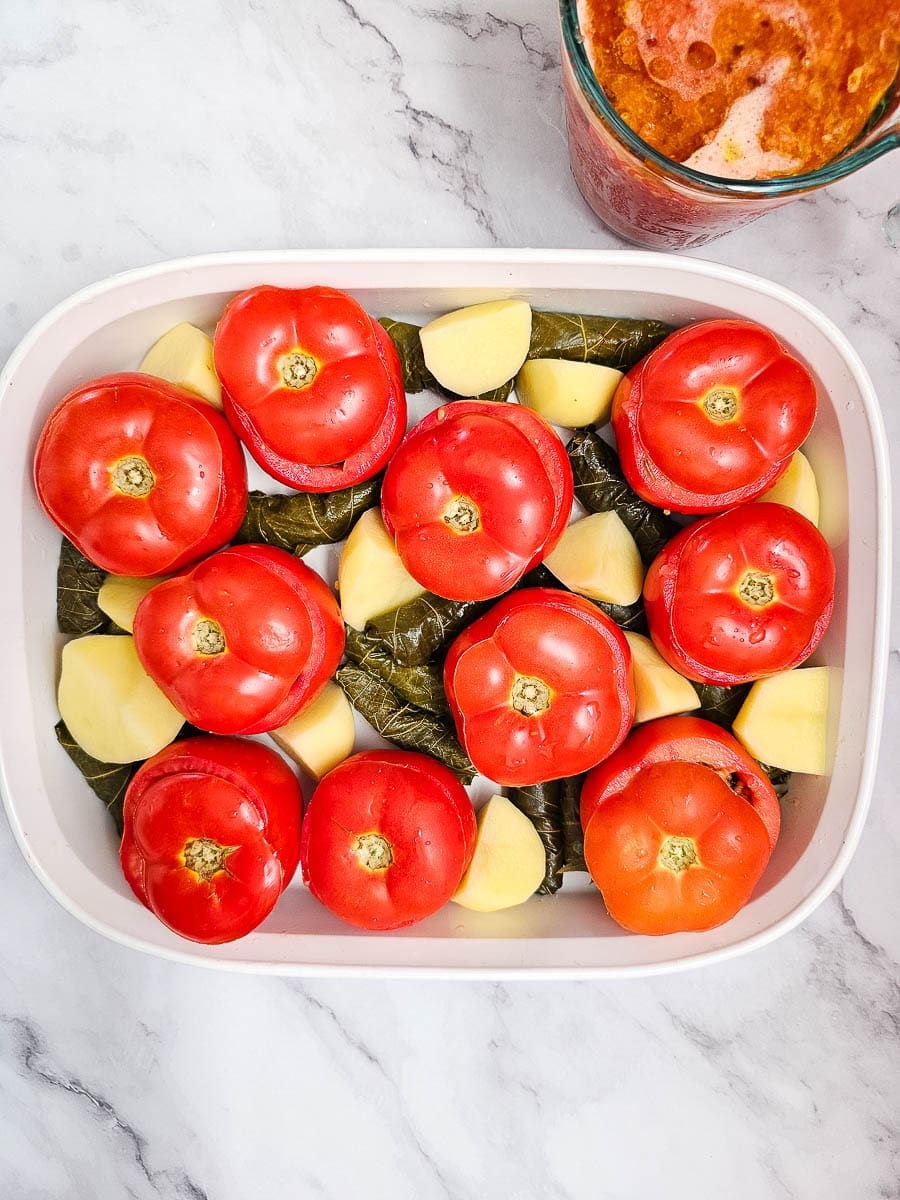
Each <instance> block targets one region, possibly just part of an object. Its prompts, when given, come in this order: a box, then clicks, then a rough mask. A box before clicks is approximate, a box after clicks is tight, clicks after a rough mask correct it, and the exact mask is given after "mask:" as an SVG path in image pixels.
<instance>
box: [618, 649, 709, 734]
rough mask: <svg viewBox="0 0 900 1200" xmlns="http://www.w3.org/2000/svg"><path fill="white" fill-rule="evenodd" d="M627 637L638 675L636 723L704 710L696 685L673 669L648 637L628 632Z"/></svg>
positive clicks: (635, 671)
mask: <svg viewBox="0 0 900 1200" xmlns="http://www.w3.org/2000/svg"><path fill="white" fill-rule="evenodd" d="M625 638H626V640H627V642H628V646H629V648H630V650H631V665H632V670H633V672H634V694H635V710H634V720H635V723H638V722H639V721H653V720H655V719H656V717H670V716H672V715H673V714H674V713H683V712H691V711H692V710H693V709H695V708H699V707H700V697H699V696H698V695H697V691H696V689H695V687H694V685H693V684H692V683H691V681H690V680H689V679H685V677H684V676H683V675H679V674H678V672H677V671H676V670H675V669H674V667H670V666H669V664H668V663H667V662H666V660H665V659H664V658H663V657H662V655H661V654H660V653H659V651H658V650H657V649H656V647H655V646H654V645H653V643H652V642H651V641H650V639H649V638H648V637H644V635H643V634H642V633H628V632H627V631H626V633H625Z"/></svg>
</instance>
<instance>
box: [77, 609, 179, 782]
mask: <svg viewBox="0 0 900 1200" xmlns="http://www.w3.org/2000/svg"><path fill="white" fill-rule="evenodd" d="M57 700H58V703H59V715H60V716H61V717H62V719H63V720H64V721H65V723H66V725H67V726H68V729H69V732H70V733H71V735H72V737H73V738H74V739H75V741H76V742H77V743H78V744H79V746H81V748H82V749H83V750H86V751H87V753H88V754H90V755H91V756H92V757H93V758H98V759H100V761H101V762H108V763H127V762H137V760H138V759H142V758H149V757H150V756H151V754H156V752H157V751H158V750H162V748H163V746H168V744H169V742H171V741H172V740H173V739H174V738H175V735H176V734H177V733H178V731H179V729H180V728H181V726H182V725H183V724H184V717H183V716H182V715H181V713H180V712H179V711H178V710H177V709H176V708H175V706H174V705H173V704H171V703H170V702H169V701H168V700H167V698H166V697H165V696H164V695H163V693H162V692H161V691H160V689H159V688H158V687H157V686H156V684H155V683H154V682H153V680H152V679H151V678H150V676H149V675H148V674H147V672H146V671H145V670H144V668H143V667H142V666H141V664H140V661H139V659H138V656H137V651H136V650H135V648H134V638H132V637H127V636H125V635H121V636H120V635H118V634H102V633H101V634H92V635H90V636H88V637H81V638H76V639H75V640H74V641H71V642H67V643H66V645H65V646H63V652H62V673H61V675H60V679H59V692H58V695H57Z"/></svg>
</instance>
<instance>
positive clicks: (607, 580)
mask: <svg viewBox="0 0 900 1200" xmlns="http://www.w3.org/2000/svg"><path fill="white" fill-rule="evenodd" d="M544 566H545V567H546V568H547V570H548V571H552V572H553V574H554V575H555V576H556V578H557V579H558V580H559V581H560V583H563V584H565V586H566V587H567V588H570V589H571V590H572V591H573V592H580V593H581V595H582V596H588V597H589V598H590V599H591V600H604V601H605V602H606V603H607V604H634V602H635V601H636V600H638V599H640V595H641V588H642V587H643V585H644V567H643V564H642V562H641V555H640V552H639V550H638V548H637V544H636V543H635V540H634V538H633V537H632V536H631V534H630V533H629V531H628V529H627V528H626V526H625V525H624V524H623V522H622V519H621V517H619V515H618V513H615V512H604V513H591V514H590V516H587V517H582V518H581V520H580V521H573V522H572V524H571V525H568V526H567V527H566V530H565V532H564V533H563V535H562V537H561V538H560V540H559V542H558V543H557V545H556V548H555V549H554V550H553V551H551V553H550V554H548V555H547V557H546V558H545V559H544Z"/></svg>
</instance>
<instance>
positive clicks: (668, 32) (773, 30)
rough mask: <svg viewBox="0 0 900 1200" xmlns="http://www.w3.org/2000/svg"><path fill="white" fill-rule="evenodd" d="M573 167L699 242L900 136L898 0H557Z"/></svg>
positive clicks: (657, 241) (625, 203)
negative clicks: (668, 0) (757, 0)
mask: <svg viewBox="0 0 900 1200" xmlns="http://www.w3.org/2000/svg"><path fill="white" fill-rule="evenodd" d="M559 3H560V19H561V25H562V45H563V54H562V75H563V91H564V94H565V101H566V122H567V126H568V135H569V157H570V161H571V165H572V173H573V175H574V176H575V181H576V183H577V184H578V187H579V189H580V190H581V193H582V195H583V196H584V198H585V200H586V201H587V203H588V204H589V205H590V207H591V208H592V209H593V210H594V212H595V213H596V215H597V216H598V217H599V218H600V220H601V221H603V222H604V224H606V225H607V226H609V228H610V229H612V230H613V231H614V232H615V233H618V234H619V235H620V236H621V237H624V238H626V239H627V240H628V241H631V242H635V243H637V244H638V245H643V246H657V247H663V248H676V247H688V246H701V245H703V244H704V243H706V242H708V241H711V240H712V239H713V238H716V237H719V236H721V234H723V233H728V232H729V231H730V230H732V229H736V228H738V227H739V226H741V225H745V224H747V223H748V222H749V221H753V220H755V219H756V218H757V217H760V216H762V215H763V214H764V213H765V212H768V211H769V210H770V209H772V208H776V207H778V206H780V205H782V204H786V203H787V202H788V201H790V200H793V199H795V198H797V197H798V196H802V195H805V194H807V193H808V192H810V191H812V190H813V189H815V188H819V187H823V186H826V185H827V184H830V183H834V182H835V181H836V180H839V179H843V178H844V177H845V176H847V175H850V174H851V173H852V172H854V171H857V170H859V169H860V168H861V167H864V166H865V165H866V164H867V163H870V162H872V161H874V159H876V158H878V157H879V156H880V155H882V154H885V153H887V152H888V151H890V150H892V149H896V148H898V147H900V72H898V65H900V0H882V2H881V3H879V0H832V2H830V3H826V2H825V0H759V2H758V3H752V2H751V0H670V2H669V3H668V4H665V5H664V4H663V3H661V0H559Z"/></svg>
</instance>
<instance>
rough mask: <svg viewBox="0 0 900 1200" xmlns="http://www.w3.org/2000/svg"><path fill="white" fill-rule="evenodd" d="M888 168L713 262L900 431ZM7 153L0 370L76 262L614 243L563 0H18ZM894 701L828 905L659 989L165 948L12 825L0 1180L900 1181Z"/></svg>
mask: <svg viewBox="0 0 900 1200" xmlns="http://www.w3.org/2000/svg"><path fill="white" fill-rule="evenodd" d="M898 164H900V156H897V155H893V156H888V157H887V158H884V159H882V160H880V162H878V163H876V164H875V165H873V166H872V167H870V168H868V169H867V170H866V171H865V172H864V173H862V174H860V175H858V176H857V177H856V178H854V179H853V180H851V181H850V182H848V183H845V184H841V185H839V186H836V187H835V188H833V189H832V190H830V191H828V192H825V193H819V194H818V195H815V196H810V197H809V198H807V199H804V200H801V201H799V202H798V203H796V204H794V205H792V206H791V207H789V208H787V209H783V210H781V211H778V212H776V213H774V214H772V215H770V216H768V217H766V218H764V219H763V220H762V221H760V222H759V223H757V224H755V225H751V226H749V227H747V228H746V229H744V230H742V231H740V232H738V233H735V234H733V235H731V236H729V237H727V238H724V239H723V240H721V241H718V242H715V243H713V244H711V245H710V246H708V247H706V248H705V249H704V250H702V251H700V252H698V253H699V256H700V257H707V258H710V259H713V260H715V261H718V262H723V263H728V264H731V265H734V266H739V267H745V268H748V269H751V270H754V271H757V272H760V273H762V274H764V275H766V276H769V277H770V278H772V279H774V280H777V281H779V282H781V283H785V284H788V285H789V286H791V287H792V288H794V289H795V290H796V291H798V292H799V293H801V294H802V295H803V296H806V297H807V298H808V299H810V300H812V301H813V302H814V303H815V304H817V305H819V306H820V307H821V308H822V309H823V310H824V311H825V312H826V313H828V314H829V316H831V317H832V318H833V319H834V320H835V321H837V323H838V324H839V325H840V326H841V327H842V328H844V329H845V330H846V331H847V332H848V334H849V336H850V337H851V339H852V341H853V343H854V345H855V346H856V348H857V350H858V351H859V353H860V354H861V356H862V358H863V359H864V361H865V363H866V365H867V367H868V369H869V371H870V372H871V374H872V376H873V378H874V381H875V384H876V387H877V388H878V390H879V393H880V395H881V398H882V402H883V405H884V410H885V420H886V423H887V427H888V433H889V436H890V438H891V440H892V441H893V440H894V439H895V438H896V437H897V436H898V434H900V391H898V383H897V381H898V378H900V349H898V331H900V250H898V249H896V248H894V247H892V246H891V244H890V242H889V240H888V238H887V237H886V234H885V231H884V228H883V218H884V214H885V213H886V211H887V210H888V209H889V208H890V207H891V205H892V204H894V203H895V202H896V201H897V200H898V199H900V171H898ZM0 179H2V198H0V214H2V220H0V279H2V281H3V294H2V297H0V361H2V360H3V359H5V357H6V356H7V354H8V353H9V351H10V350H11V349H12V347H13V345H14V344H15V343H16V342H17V341H18V339H19V338H20V337H21V336H22V334H23V333H24V332H25V331H26V330H27V329H28V327H29V326H30V325H31V324H32V322H33V321H34V320H35V319H37V318H38V317H39V316H40V315H41V314H43V313H44V312H45V311H46V310H47V309H49V308H50V307H51V306H52V305H53V304H54V303H56V302H57V301H58V300H60V299H61V298H63V297H65V296H66V295H67V294H69V293H70V292H72V291H74V290H75V289H77V288H78V287H80V286H82V285H83V284H86V283H88V282H91V281H93V280H96V279H99V278H101V277H103V276H105V275H107V274H109V273H111V272H114V271H119V270H122V269H124V268H127V267H132V266H136V265H140V264H143V263H149V262H154V261H158V260H161V259H166V258H173V257H177V256H180V255H187V254H195V253H200V252H203V251H211V250H227V249H251V248H257V247H258V248H282V247H300V248H304V247H340V246H402V245H434V246H450V245H460V246H465V245H471V246H491V245H499V246H563V247H568V246H584V247H604V246H614V245H616V242H615V239H613V238H612V236H611V235H609V234H608V233H606V232H605V231H604V230H603V229H602V228H601V227H599V226H598V225H597V223H596V222H595V221H594V219H593V218H592V216H591V214H590V212H589V211H588V210H587V208H586V207H585V205H584V204H583V202H582V201H581V198H580V197H579V195H578V193H577V190H576V188H575V185H574V183H573V182H572V179H571V177H570V175H569V171H568V165H567V155H566V145H565V135H564V127H563V114H562V100H561V94H560V79H559V51H558V44H557V28H556V15H555V4H554V0H494V2H493V3H492V4H491V6H490V11H484V10H483V8H482V7H481V6H478V5H476V4H474V3H473V0H447V2H446V3H445V2H443V0H434V2H433V3H431V2H426V0H314V2H313V0H306V2H302V3H296V2H292V0H193V3H191V4H185V3H183V2H182V0H159V2H158V3H155V4H142V3H139V2H138V0H123V2H122V3H118V4H110V3H108V0H69V2H68V3H64V2H63V0H31V2H30V3H28V4H6V5H4V6H2V12H0ZM895 637H896V634H895ZM7 701H9V697H7ZM898 722H900V652H898V650H896V649H894V650H893V651H892V654H891V662H890V678H889V693H888V705H887V712H886V730H887V736H886V739H885V744H884V747H883V751H882V755H881V763H880V769H879V773H878V782H877V786H876V792H875V799H874V804H873V807H872V812H871V816H870V819H869V822H868V825H867V827H866V830H865V832H864V834H863V838H862V842H861V845H860V847H859V850H858V852H857V854H856V857H855V859H854V861H853V862H852V864H851V866H850V868H849V870H848V872H847V875H846V877H845V879H844V881H843V883H842V884H841V886H840V887H839V888H838V890H837V891H836V892H835V893H834V894H833V895H832V896H831V897H830V898H829V899H828V900H827V901H826V902H825V903H824V904H823V905H822V906H821V908H819V909H818V911H817V912H816V913H815V914H814V915H813V916H812V917H811V918H810V919H809V920H808V921H807V922H806V923H805V924H804V925H803V926H802V927H801V928H800V929H798V930H796V931H794V932H793V933H791V934H789V935H788V936H786V937H784V938H783V939H781V940H780V941H778V942H777V943H775V944H774V945H772V946H771V947H769V948H767V949H764V950H761V951H758V952H756V953H754V954H752V955H749V956H746V957H743V958H740V959H738V960H737V961H734V962H732V963H729V964H725V965H722V966H717V967H715V968H710V969H704V970H697V971H693V972H690V973H688V974H685V975H679V976H673V977H666V978H658V979H651V980H647V981H630V982H621V983H617V984H608V985H601V984H597V983H555V984H526V983H509V984H502V985H500V984H497V985H492V984H488V983H484V984H480V983H450V982H447V983H439V982H411V981H396V980H394V981H390V980H387V981H378V982H365V981H343V982H341V981H337V982H323V981H319V982H303V981H298V980H287V979H285V980H281V979H276V978H256V977H252V976H238V975H225V974H220V973H216V972H209V971H204V970H201V969H195V968H189V967H184V966H175V965H172V964H168V963H165V962H161V961H157V960H154V959H152V958H148V957H144V956H142V955H140V954H138V953H135V952H132V951H129V950H126V949H123V948H120V947H119V946H116V945H113V944H111V943H109V942H107V941H105V940H103V939H102V938H101V937H99V936H98V935H96V934H94V933H92V932H91V931H90V930H89V929H87V928H86V927H84V926H82V925H81V924H79V923H78V922H77V921H76V920H75V919H74V918H73V917H70V916H69V915H68V914H67V913H65V912H64V911H63V910H62V909H61V908H59V907H58V906H57V905H56V903H55V902H54V901H53V900H52V899H51V898H50V896H49V895H48V894H47V893H46V892H45V891H44V890H43V888H42V887H41V885H40V884H39V883H38V881H37V880H36V879H35V878H34V877H33V876H32V875H31V873H30V871H29V870H28V868H27V866H26V865H25V863H24V861H23V859H22V857H21V855H20V854H19V851H18V849H17V848H16V846H15V845H14V843H13V840H12V837H11V835H10V833H9V831H8V829H7V827H6V824H5V822H4V821H0V902H2V910H3V914H4V918H3V920H2V922H0V1096H2V1101H0V1107H2V1116H3V1132H2V1134H0V1194H2V1195H3V1196H4V1197H10V1198H12V1197H15V1198H16V1200H28V1198H31V1197H34V1198H38V1197H41V1198H42V1200H43V1198H53V1200H56V1198H59V1200H70V1198H73V1197H77V1198H80V1197H90V1198H91V1200H107V1198H110V1200H113V1198H115V1200H118V1198H119V1197H126V1196H127V1197H133V1198H135V1200H149V1198H151V1197H166V1198H168V1197H172V1198H185V1200H188V1198H189V1200H200V1198H202V1197H207V1198H208V1200H244V1198H245V1197H248V1196H260V1195H290V1196H302V1197H304V1198H306V1197H320V1196H321V1197H326V1198H328V1200H331V1198H335V1200H342V1198H343V1197H347V1196H355V1195H359V1194H361V1193H364V1194H365V1195H366V1196H367V1198H368V1200H381V1198H385V1200H387V1198H389V1197H390V1198H394V1197H398V1196H400V1197H405V1196H410V1197H416V1200H430V1198H431V1197H436V1198H437V1197H452V1198H453V1200H465V1198H468V1197H472V1198H476V1197H477V1198H484V1197H498V1198H499V1197H503V1198H504V1200H525V1198H528V1200H531V1198H538V1197H540V1198H541V1200H544V1198H548V1197H557V1198H559V1200H569V1198H570V1197H571V1198H576V1197H578V1198H580V1197H585V1196H591V1197H597V1198H601V1197H602V1198H604V1200H630V1198H631V1197H645V1196H657V1195H661V1194H665V1195H666V1197H667V1198H668V1200H682V1198H683V1197H684V1198H687V1197H692V1198H693V1197H706V1196H713V1195H718V1194H725V1195H728V1196H729V1197H732V1198H733V1200H762V1198H765V1200H781V1198H797V1200H806V1198H807V1197H808V1198H813V1197H815V1200H874V1198H876V1197H885V1198H887V1197H896V1196H900V1190H898V1189H900V1183H898V1179H900V1135H898V1121H897V1116H898V1112H900V870H898V866H897V864H898V858H900V815H898V813H900V809H898V807H897V804H896V776H897V772H898V768H900V757H898V755H900V747H898V743H897V739H896V737H895V730H896V729H897V726H898Z"/></svg>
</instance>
